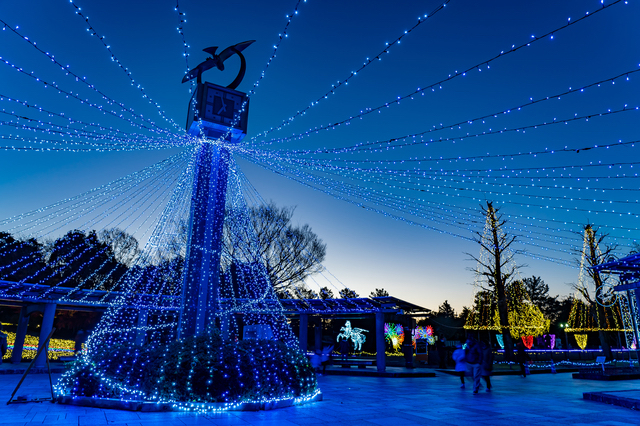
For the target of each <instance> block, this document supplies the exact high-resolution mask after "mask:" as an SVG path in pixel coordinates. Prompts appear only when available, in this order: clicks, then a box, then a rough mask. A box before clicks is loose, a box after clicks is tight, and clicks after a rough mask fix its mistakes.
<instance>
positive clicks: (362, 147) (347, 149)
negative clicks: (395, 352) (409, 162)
mask: <svg viewBox="0 0 640 426" xmlns="http://www.w3.org/2000/svg"><path fill="white" fill-rule="evenodd" d="M636 72H640V69H635V70H631V71H625V72H624V73H622V74H618V75H616V76H614V77H610V78H607V79H604V80H598V81H596V82H594V83H590V84H587V85H585V86H581V87H580V88H579V89H572V88H569V90H566V91H564V92H561V93H556V94H553V95H548V96H543V97H540V98H537V99H530V101H529V102H527V103H523V104H519V105H516V106H513V107H511V108H506V109H503V110H500V111H496V112H492V113H488V114H484V115H482V116H477V117H473V118H469V119H466V120H462V121H458V122H455V123H450V124H440V126H433V128H432V129H429V130H425V131H422V132H418V133H414V134H410V135H403V136H398V137H395V138H392V139H387V140H383V141H376V142H366V143H360V144H356V145H352V146H348V147H341V148H331V149H327V148H318V149H316V150H313V151H312V150H308V151H301V150H298V151H295V150H293V151H291V152H300V153H303V152H304V153H309V154H311V153H313V154H316V153H318V154H324V153H348V152H361V151H365V152H376V151H375V149H376V148H370V147H372V146H376V145H382V144H386V145H385V146H384V147H379V148H377V149H389V148H392V149H393V148H396V147H404V146H411V145H417V144H420V143H422V142H411V143H406V144H396V145H391V142H396V141H400V140H404V139H408V138H415V137H417V136H423V135H426V134H429V133H433V132H438V131H442V130H447V129H448V130H454V128H456V127H457V128H458V129H461V126H462V125H471V124H474V123H476V122H479V121H482V124H486V123H485V120H486V119H488V118H498V117H501V116H504V115H506V114H509V113H511V112H517V111H521V110H522V109H523V108H526V107H528V106H532V105H537V104H539V103H541V102H545V101H548V100H559V99H560V98H562V97H564V96H566V95H571V94H575V93H582V92H584V90H585V89H589V88H593V87H600V86H601V85H602V84H604V83H609V82H611V83H614V82H615V81H616V80H619V79H621V78H623V79H624V80H623V81H629V78H628V75H629V74H633V73H636ZM627 109H629V110H634V109H635V110H637V109H638V107H630V108H629V107H628V105H625V106H624V107H623V108H622V109H619V110H615V112H613V111H611V110H610V109H609V110H607V111H606V112H605V113H601V114H602V115H610V114H617V113H620V112H625V111H626V110H627ZM597 115H599V114H590V115H582V116H580V117H577V114H576V115H574V117H571V118H568V119H564V120H557V119H555V118H554V120H553V122H565V123H566V122H569V121H577V120H582V119H588V118H592V117H595V116H597ZM549 124H553V123H547V122H545V123H541V124H535V125H530V126H525V127H517V128H512V129H509V130H510V131H522V130H526V129H530V128H536V127H540V126H543V125H549ZM505 130H506V129H505ZM505 130H497V131H494V132H492V131H490V132H485V133H480V134H475V135H471V136H478V135H485V134H495V133H502V132H503V131H505ZM300 136H302V135H300ZM471 136H470V135H468V134H467V135H465V138H466V137H471ZM457 139H458V138H446V139H440V140H439V141H434V140H433V139H432V140H431V141H430V142H440V141H455V140H457ZM460 140H462V138H460ZM365 148H367V149H365Z"/></svg>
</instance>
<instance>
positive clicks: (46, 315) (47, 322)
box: [35, 303, 56, 368]
mask: <svg viewBox="0 0 640 426" xmlns="http://www.w3.org/2000/svg"><path fill="white" fill-rule="evenodd" d="M55 316H56V304H55V303H45V304H44V309H43V312H42V325H41V326H40V338H39V339H38V354H39V355H38V356H37V357H36V358H35V367H36V368H44V367H45V366H46V365H47V364H48V362H49V359H48V358H47V350H45V351H43V350H42V348H43V345H46V346H48V345H49V338H50V337H51V334H53V331H52V330H54V328H53V319H54V318H55ZM47 336H49V337H47Z"/></svg>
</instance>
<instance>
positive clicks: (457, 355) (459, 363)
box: [453, 345, 467, 388]
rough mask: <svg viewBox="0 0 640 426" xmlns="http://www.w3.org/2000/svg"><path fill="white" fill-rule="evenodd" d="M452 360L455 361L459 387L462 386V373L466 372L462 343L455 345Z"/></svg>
mask: <svg viewBox="0 0 640 426" xmlns="http://www.w3.org/2000/svg"><path fill="white" fill-rule="evenodd" d="M453 360H454V361H455V362H456V374H457V375H458V376H460V387H461V388H464V375H465V374H466V373H467V363H466V362H465V360H464V349H462V345H458V346H456V350H455V351H453Z"/></svg>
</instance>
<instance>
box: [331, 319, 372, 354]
mask: <svg viewBox="0 0 640 426" xmlns="http://www.w3.org/2000/svg"><path fill="white" fill-rule="evenodd" d="M368 331H369V330H365V329H364V328H358V327H355V328H351V321H347V322H346V323H345V324H344V327H340V334H338V337H337V338H336V340H337V341H338V342H339V341H340V339H342V338H343V337H344V338H345V339H351V341H352V342H353V346H354V350H356V351H361V350H362V344H363V343H364V342H365V340H367V336H365V335H364V334H362V333H363V332H364V333H366V332H368Z"/></svg>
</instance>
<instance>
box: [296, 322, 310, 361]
mask: <svg viewBox="0 0 640 426" xmlns="http://www.w3.org/2000/svg"><path fill="white" fill-rule="evenodd" d="M308 327H309V315H307V314H300V329H299V330H298V340H299V341H300V342H299V343H300V351H301V352H302V353H307V333H308Z"/></svg>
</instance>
